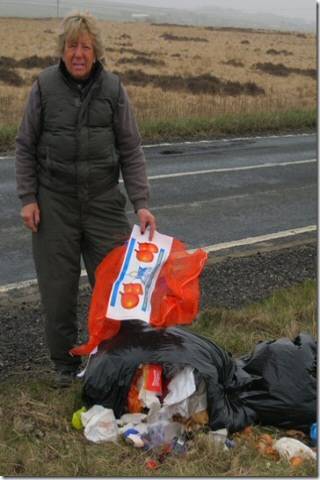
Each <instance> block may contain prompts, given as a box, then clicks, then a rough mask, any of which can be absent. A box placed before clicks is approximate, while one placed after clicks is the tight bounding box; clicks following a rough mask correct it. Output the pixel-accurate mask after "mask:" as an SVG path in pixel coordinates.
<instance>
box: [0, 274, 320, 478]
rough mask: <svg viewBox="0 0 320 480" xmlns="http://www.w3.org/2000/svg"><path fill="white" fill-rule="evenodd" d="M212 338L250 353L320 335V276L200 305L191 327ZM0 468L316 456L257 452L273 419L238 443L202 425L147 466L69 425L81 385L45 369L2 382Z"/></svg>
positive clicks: (136, 466)
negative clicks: (266, 294) (231, 304)
mask: <svg viewBox="0 0 320 480" xmlns="http://www.w3.org/2000/svg"><path fill="white" fill-rule="evenodd" d="M190 328H191V329H192V330H193V331H195V332H197V333H200V334H202V335H205V336H207V337H209V338H210V339H212V340H214V341H215V342H216V343H217V344H219V345H220V346H222V347H224V348H225V349H227V350H229V351H230V352H232V354H233V355H234V356H237V355H238V354H243V353H248V352H249V351H250V350H251V349H252V348H253V347H254V345H255V344H256V342H257V341H258V340H268V339H274V338H278V337H280V336H289V337H290V338H293V337H294V336H295V335H296V334H297V333H299V332H301V331H305V332H309V333H311V334H313V335H316V284H315V282H314V281H307V282H305V283H303V284H301V285H299V286H295V287H292V288H289V289H285V290H281V291H278V292H276V293H275V294H274V295H273V296H272V297H270V298H268V299H266V300H265V301H263V302H260V303H257V304H254V305H250V306H248V307H246V308H242V309H239V310H228V309H222V308H215V309H211V310H207V311H204V312H202V314H201V315H200V318H199V319H198V320H197V321H196V322H195V323H194V325H192V327H190ZM1 387H2V388H1V392H0V421H1V429H0V474H1V475H5V476H19V475H20V476H74V477H82V476H97V477H100V476H101V477H105V476H112V477H115V476H135V477H141V476H156V477H161V476H164V477H165V476H170V477H174V476H185V477H201V476H208V477H211V476H223V477H232V476H244V477H248V476H256V477H259V476H269V477H282V476H298V477H302V476H309V477H310V476H311V477H315V476H316V474H317V470H316V468H317V467H316V464H315V462H310V461H305V462H304V463H303V464H302V465H301V466H300V467H296V468H294V467H292V466H291V465H290V464H289V463H288V462H287V461H286V460H282V459H281V460H280V459H277V458H274V457H272V456H270V455H264V454H262V453H260V452H259V451H258V450H257V448H256V445H257V440H258V437H259V435H261V434H262V433H265V432H267V433H270V434H271V435H272V436H273V438H278V437H280V436H283V435H284V432H281V431H280V430H279V429H277V428H275V427H272V426H271V427H264V428H261V427H259V426H255V427H254V428H253V429H252V433H251V434H250V435H249V436H248V435H245V434H243V433H241V432H240V433H237V434H235V435H234V438H235V440H236V448H234V449H231V450H229V451H223V450H219V449H218V448H217V447H216V446H215V445H214V444H212V443H210V440H209V439H208V435H206V434H204V433H198V434H196V435H195V440H194V442H193V444H192V446H191V447H190V448H189V450H188V452H187V454H186V455H185V456H180V457H175V456H173V455H169V456H168V457H166V458H165V460H164V462H163V463H162V464H160V465H159V468H158V469H157V470H148V469H147V468H146V466H145V462H146V460H147V459H148V458H149V457H150V454H147V453H146V452H144V451H140V450H136V449H134V448H133V447H131V446H129V445H126V444H125V443H124V442H123V441H122V440H120V441H119V443H118V444H117V445H115V444H111V443H104V444H100V445H96V444H93V443H90V442H88V441H87V440H86V439H85V437H84V435H83V434H82V432H79V431H76V430H73V428H72V427H71V425H70V420H71V416H72V413H73V412H74V411H75V410H76V409H78V408H79V407H80V406H81V397H80V394H81V387H80V385H74V386H72V387H71V388H69V389H65V390H64V391H60V390H56V389H54V388H52V386H51V382H50V379H49V378H47V376H46V375H44V374H41V372H36V373H34V374H29V375H28V377H26V374H25V373H24V374H22V375H16V376H13V377H11V378H9V379H7V380H6V381H5V382H3V383H2V385H1Z"/></svg>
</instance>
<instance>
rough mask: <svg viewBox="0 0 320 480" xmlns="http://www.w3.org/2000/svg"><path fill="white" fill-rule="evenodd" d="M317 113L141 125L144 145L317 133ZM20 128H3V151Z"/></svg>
mask: <svg viewBox="0 0 320 480" xmlns="http://www.w3.org/2000/svg"><path fill="white" fill-rule="evenodd" d="M316 117H317V115H316V109H312V110H289V111H286V112H266V113H263V112H260V113H250V114H241V115H240V114H224V115H218V116H216V117H214V118H197V117H192V118H178V119H175V120H172V119H169V120H168V119H160V120H153V121H151V120H148V121H141V122H140V124H139V126H140V131H141V136H142V139H143V142H144V143H145V142H159V141H170V140H179V139H188V140H200V139H208V138H218V137H221V136H223V135H230V136H232V135H258V134H269V133H275V132H276V133H286V132H298V131H314V130H315V128H316ZM16 133H17V125H9V126H1V125H0V151H2V152H4V151H9V150H13V149H14V143H15V136H16Z"/></svg>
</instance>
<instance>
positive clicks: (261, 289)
mask: <svg viewBox="0 0 320 480" xmlns="http://www.w3.org/2000/svg"><path fill="white" fill-rule="evenodd" d="M316 254H317V247H316V244H315V243H310V244H306V245H299V246H295V247H290V248H283V249H281V250H276V251H267V252H256V253H255V254H251V255H248V256H238V257H237V256H229V257H226V258H220V259H219V258H218V259H217V261H215V262H211V261H210V262H208V264H207V266H206V268H205V270H204V272H203V274H202V276H201V293H202V296H201V309H204V308H208V307H210V306H211V307H213V306H221V307H227V308H239V307H242V306H244V305H247V304H250V303H252V302H256V301H258V300H261V299H263V298H265V297H268V296H270V295H271V294H272V292H273V291H274V290H275V289H278V288H283V287H289V286H291V285H294V284H297V283H300V282H303V281H304V280H306V279H315V278H316ZM11 296H12V295H11ZM13 296H14V295H13ZM89 302H90V290H89V288H88V287H87V286H84V287H83V288H82V289H81V291H80V294H79V306H78V311H79V324H80V332H79V339H80V341H84V340H85V338H86V327H85V325H86V318H87V311H88V305H89ZM0 318H1V330H2V332H1V333H2V334H1V340H0V381H3V380H4V379H5V378H7V377H8V376H10V375H13V374H14V375H18V376H23V375H25V374H26V373H27V372H38V371H42V372H46V371H50V369H51V365H50V360H49V357H48V353H47V349H46V346H45V339H44V328H43V325H44V318H43V314H42V308H41V305H40V303H39V301H38V299H37V296H33V297H32V296H30V299H27V300H25V301H22V302H21V301H12V300H11V301H7V299H5V298H4V297H3V298H1V297H0Z"/></svg>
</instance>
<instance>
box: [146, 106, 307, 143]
mask: <svg viewBox="0 0 320 480" xmlns="http://www.w3.org/2000/svg"><path fill="white" fill-rule="evenodd" d="M315 128H316V110H315V109H313V110H288V111H285V112H258V113H247V114H223V115H217V116H216V117H214V118H179V119H177V120H170V119H168V120H167V119H161V120H154V121H142V122H140V130H141V134H142V138H143V140H144V142H146V141H150V142H155V141H164V140H165V141H168V140H178V139H188V140H191V139H206V138H215V137H221V136H224V135H230V136H233V135H248V136H250V135H256V134H267V133H275V132H276V133H279V132H281V133H286V132H290V131H291V132H297V131H310V130H315Z"/></svg>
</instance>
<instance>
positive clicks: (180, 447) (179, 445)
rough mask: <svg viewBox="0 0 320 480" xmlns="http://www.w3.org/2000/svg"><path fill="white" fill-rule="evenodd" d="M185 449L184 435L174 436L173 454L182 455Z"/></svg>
mask: <svg viewBox="0 0 320 480" xmlns="http://www.w3.org/2000/svg"><path fill="white" fill-rule="evenodd" d="M186 451H187V441H186V438H185V436H184V435H180V436H179V437H174V439H173V441H172V453H174V454H175V455H183V454H184V453H186Z"/></svg>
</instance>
